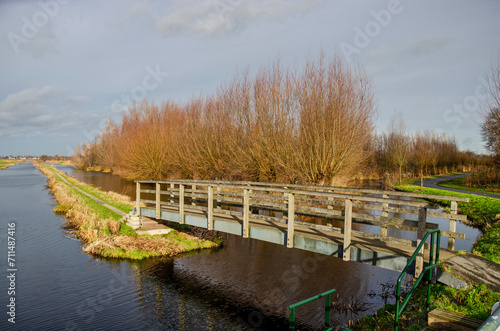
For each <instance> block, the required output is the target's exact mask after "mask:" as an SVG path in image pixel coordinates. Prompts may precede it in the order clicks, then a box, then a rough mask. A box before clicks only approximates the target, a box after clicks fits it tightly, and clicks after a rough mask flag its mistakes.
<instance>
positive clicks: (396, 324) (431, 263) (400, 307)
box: [394, 229, 441, 331]
mask: <svg viewBox="0 0 500 331" xmlns="http://www.w3.org/2000/svg"><path fill="white" fill-rule="evenodd" d="M433 234H436V238H437V245H436V258H435V259H434V236H431V235H433ZM429 236H431V250H430V253H429V265H428V266H427V267H425V268H424V270H423V271H422V273H421V274H420V276H419V277H418V278H417V280H416V281H415V282H414V284H413V287H412V288H411V290H410V292H409V293H408V296H407V297H406V299H405V300H404V301H403V303H402V304H401V302H400V299H399V298H400V296H401V280H402V279H403V276H404V275H405V274H406V273H407V272H408V268H409V267H410V265H411V264H412V263H413V261H415V259H416V257H417V255H418V253H419V252H420V249H421V248H422V247H423V246H424V244H425V241H426V240H427V238H428V237H429ZM440 247H441V230H439V229H435V230H432V231H428V232H427V233H426V234H425V236H424V238H422V241H421V242H420V245H418V247H417V249H416V250H415V253H413V255H412V257H411V258H410V260H409V261H408V264H407V265H406V267H405V268H404V269H403V271H402V272H401V275H399V277H398V282H397V288H396V316H395V318H394V330H396V331H398V327H399V316H400V315H401V313H402V312H403V310H404V309H405V307H406V304H407V303H408V301H409V300H410V298H411V296H412V294H413V292H414V291H415V289H416V288H417V286H418V284H419V283H420V281H421V280H422V278H423V277H424V275H425V273H426V272H427V271H429V279H428V282H427V301H426V304H425V320H426V321H427V322H428V320H429V308H430V307H429V302H430V299H431V282H432V270H433V269H434V268H435V267H437V266H438V264H439V249H440Z"/></svg>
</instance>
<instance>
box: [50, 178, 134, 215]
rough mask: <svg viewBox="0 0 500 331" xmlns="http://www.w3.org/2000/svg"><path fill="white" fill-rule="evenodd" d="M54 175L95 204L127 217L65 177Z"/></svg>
mask: <svg viewBox="0 0 500 331" xmlns="http://www.w3.org/2000/svg"><path fill="white" fill-rule="evenodd" d="M54 174H56V175H57V176H58V177H59V178H61V180H62V181H63V182H64V183H66V184H67V185H69V186H71V187H72V188H74V189H75V190H77V191H78V192H80V193H83V194H85V195H86V196H88V197H89V198H91V199H92V200H94V201H95V202H97V203H98V204H100V205H103V206H104V207H106V208H108V209H109V210H111V211H114V212H115V213H117V214H118V215H121V216H125V215H126V213H124V212H122V211H121V210H118V209H116V208H115V207H113V206H110V205H108V204H107V203H105V202H104V201H102V200H99V199H98V198H96V197H95V196H93V195H91V194H89V193H87V192H85V191H83V190H80V189H79V188H78V187H76V186H75V185H73V184H71V183H70V182H68V181H67V180H66V178H64V177H63V176H61V175H59V174H58V173H57V172H54Z"/></svg>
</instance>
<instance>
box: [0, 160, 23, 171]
mask: <svg viewBox="0 0 500 331" xmlns="http://www.w3.org/2000/svg"><path fill="white" fill-rule="evenodd" d="M21 162H22V161H18V160H0V170H1V169H7V168H8V167H12V166H13V165H16V164H19V163H21Z"/></svg>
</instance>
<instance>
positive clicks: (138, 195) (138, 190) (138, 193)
mask: <svg viewBox="0 0 500 331" xmlns="http://www.w3.org/2000/svg"><path fill="white" fill-rule="evenodd" d="M135 202H136V207H135V209H136V213H137V215H140V214H141V183H139V182H137V185H136V191H135Z"/></svg>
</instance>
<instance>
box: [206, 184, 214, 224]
mask: <svg viewBox="0 0 500 331" xmlns="http://www.w3.org/2000/svg"><path fill="white" fill-rule="evenodd" d="M207 192H208V210H207V213H208V215H207V219H208V222H207V228H208V229H209V230H213V229H214V188H213V187H212V186H208V187H207Z"/></svg>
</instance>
